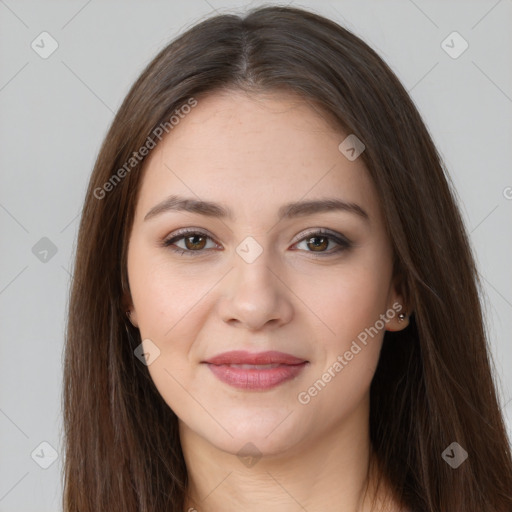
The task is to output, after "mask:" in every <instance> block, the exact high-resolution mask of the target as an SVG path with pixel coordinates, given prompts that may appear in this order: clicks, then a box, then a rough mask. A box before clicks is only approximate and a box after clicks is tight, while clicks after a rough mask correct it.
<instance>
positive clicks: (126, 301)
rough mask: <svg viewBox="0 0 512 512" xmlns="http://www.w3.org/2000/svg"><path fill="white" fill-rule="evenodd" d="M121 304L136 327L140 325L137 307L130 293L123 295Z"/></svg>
mask: <svg viewBox="0 0 512 512" xmlns="http://www.w3.org/2000/svg"><path fill="white" fill-rule="evenodd" d="M121 304H122V307H123V311H124V312H125V315H126V318H128V320H129V321H130V322H131V324H132V325H133V326H134V327H137V328H138V327H139V324H138V322H137V313H136V312H135V308H134V306H133V303H132V301H131V297H130V296H129V295H128V294H126V293H125V294H124V295H123V299H122V300H121Z"/></svg>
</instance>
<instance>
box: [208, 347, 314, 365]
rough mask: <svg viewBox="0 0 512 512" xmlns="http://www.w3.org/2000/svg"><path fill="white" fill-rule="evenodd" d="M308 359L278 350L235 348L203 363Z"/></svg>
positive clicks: (295, 361)
mask: <svg viewBox="0 0 512 512" xmlns="http://www.w3.org/2000/svg"><path fill="white" fill-rule="evenodd" d="M305 361H306V360H305V359H302V358H300V357H295V356H292V355H291V354H285V353H284V352H277V351H275V350H271V351H267V352H246V351H244V350H233V351H231V352H223V353H222V354H218V355H216V356H214V357H211V358H210V359H208V360H206V361H202V362H203V363H210V364H276V363H278V364H289V365H292V364H300V363H304V362H305Z"/></svg>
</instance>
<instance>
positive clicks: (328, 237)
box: [295, 229, 352, 256]
mask: <svg viewBox="0 0 512 512" xmlns="http://www.w3.org/2000/svg"><path fill="white" fill-rule="evenodd" d="M300 244H304V246H305V249H304V250H305V251H306V252H309V253H314V254H315V256H330V255H332V254H336V253H339V252H341V251H345V250H347V249H350V247H352V243H351V242H350V240H349V239H348V238H346V237H345V236H343V235H341V234H339V233H336V232H331V231H326V230H324V229H321V230H320V231H317V232H313V233H310V234H309V235H307V236H305V237H304V238H303V239H302V240H300V241H299V242H297V243H296V244H295V245H296V246H299V245H300ZM330 244H334V247H333V248H332V249H329V250H328V248H329V246H330ZM301 250H302V249H301Z"/></svg>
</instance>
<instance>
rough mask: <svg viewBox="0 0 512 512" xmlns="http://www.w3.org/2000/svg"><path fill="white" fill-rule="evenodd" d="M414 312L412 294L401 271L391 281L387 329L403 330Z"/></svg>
mask: <svg viewBox="0 0 512 512" xmlns="http://www.w3.org/2000/svg"><path fill="white" fill-rule="evenodd" d="M412 313H413V308H412V301H411V299H410V294H409V293H408V292H407V287H406V284H405V280H404V279H403V277H402V274H401V273H396V274H395V276H394V277H393V281H392V283H391V288H390V292H389V296H388V303H387V310H386V316H387V318H388V319H389V321H388V322H387V323H386V331H392V332H395V331H401V330H403V329H405V328H406V327H407V326H408V325H409V319H410V317H411V314H412Z"/></svg>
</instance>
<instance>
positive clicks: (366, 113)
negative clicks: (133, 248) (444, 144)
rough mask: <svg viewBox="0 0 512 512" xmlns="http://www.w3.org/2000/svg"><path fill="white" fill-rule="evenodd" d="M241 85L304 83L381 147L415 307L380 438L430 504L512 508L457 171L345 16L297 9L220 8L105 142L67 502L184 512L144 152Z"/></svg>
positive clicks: (82, 271)
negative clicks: (154, 303) (136, 304)
mask: <svg viewBox="0 0 512 512" xmlns="http://www.w3.org/2000/svg"><path fill="white" fill-rule="evenodd" d="M237 89H244V90H248V91H252V92H256V93H265V92H272V91H289V92H293V93H298V94H299V95H300V96H301V97H302V98H304V100H305V101H308V102H311V104H315V105H319V106H320V107H321V109H322V111H323V112H325V116H326V119H327V118H329V119H331V120H334V122H335V123H336V125H337V126H338V127H339V129H340V131H341V132H343V133H347V134H348V133H350V134H355V135H356V136H357V137H358V138H359V139H361V140H362V141H363V142H364V144H365V146H366V149H365V151H364V152H363V153H362V155H361V158H363V160H364V162H365V164H366V166H367V168H368V170H369V172H370V175H371V177H372V179H373V181H374V183H375V185H376V187H377V190H378V193H379V197H380V200H381V204H382V209H383V212H384V216H385V222H386V226H387V229H388V231H389V235H390V238H391V242H392V244H393V248H394V252H395V266H396V271H397V272H398V273H399V274H400V276H401V277H402V282H403V289H404V293H405V295H406V297H407V303H408V304H409V305H410V307H414V314H413V315H412V317H411V322H410V325H409V326H408V327H407V328H406V329H405V330H403V331H401V332H393V333H392V332H386V334H385V337H384V341H383V346H382V351H381V356H380V361H379V365H378V368H377V370H376V373H375V376H374V379H373V381H372V384H371V389H370V401H371V410H370V434H371V443H372V448H373V451H374V453H375V457H376V459H377V460H378V464H379V466H380V467H381V469H382V473H383V474H384V475H385V476H386V478H387V479H388V480H389V482H390V485H391V488H392V489H393V491H394V493H395V494H396V496H397V497H398V499H399V500H400V502H401V503H402V504H403V505H404V506H406V507H409V508H411V509H412V510H413V511H415V512H420V511H421V512H446V511H452V510H453V511H457V512H491V511H492V512H510V511H511V510H512V494H511V493H512V491H511V489H512V458H511V452H510V444H509V440H508V438H507V434H506V430H505V426H504V421H503V417H502V414H501V411H500V405H499V401H498V398H497V392H496V388H495V386H496V383H495V382H494V381H493V373H492V372H491V364H490V360H489V357H490V351H489V347H488V342H487V338H486V333H485V330H484V326H483V320H482V311H481V305H480V297H479V294H480V289H481V288H480V284H479V281H478V278H477V271H476V268H475V263H474V258H473V255H472V252H471V249H470V245H469V241H468V236H467V233H466V231H465V228H464V225H463V223H462V220H461V216H460V214H459V211H458V209H457V206H456V203H455V200H454V193H453V191H452V186H451V184H450V182H449V180H448V178H447V176H446V173H445V169H444V164H443V163H442V161H441V158H440V156H439V154H438V152H437V151H436V148H435V147H434V144H433V142H432V139H431V137H430V135H429V133H428V130H427V129H426V127H425V125H424V123H423V122H422V120H421V118H420V115H419V113H418V112H417V110H416V108H415V106H414V104H413V103H412V101H411V99H410V98H409V96H408V94H407V92H406V91H405V89H404V88H403V87H402V85H401V84H400V82H399V81H398V79H397V78H396V76H395V75H394V74H393V72H392V71H391V70H390V68H389V67H388V66H387V65H386V64H385V63H384V62H383V61H382V60H381V58H380V57H379V56H378V55H377V54H376V52H375V51H373V50H372V49H371V48H370V47H369V46H368V45H366V44H365V43H364V42H363V41H361V39H359V38H358V37H356V36H355V35H353V34H352V33H351V32H349V31H347V30H346V29H344V28H342V27H340V26H339V25H337V24H336V23H334V22H332V21H329V20H327V19H325V18H323V17H321V16H319V15H316V14H314V13H311V12H308V11H305V10H301V9H296V8H286V7H265V8H260V9H255V10H253V11H251V12H249V13H248V14H247V15H246V16H245V17H240V16H236V15H220V16H215V17H212V18H210V19H207V20H205V21H202V22H201V23H199V24H197V25H196V26H194V27H193V28H191V29H190V30H188V31H187V32H186V33H184V34H183V35H181V36H180V37H179V38H177V39H176V40H175V41H173V42H172V43H171V44H169V45H168V46H167V47H165V48H164V49H163V50H162V51H161V52H160V53H159V54H158V55H157V56H156V58H155V59H154V60H153V61H152V62H151V63H150V64H149V65H148V66H147V68H146V69H145V70H144V71H143V73H142V75H141V76H140V77H139V79H138V80H137V81H136V83H135V84H134V85H133V87H132V88H131V90H130V92H129V93H128V95H127V97H126V99H125V100H124V102H123V104H122V106H121V107H120V109H119V111H118V113H117V115H116V117H115V119H114V121H113V123H112V126H111V127H110V130H109V132H108V134H107V136H106V138H105V141H104V143H103V146H102V148H101V150H100V153H99V156H98V158H97V161H96V165H95V167H94V170H93V173H92V176H91V179H90V183H89V188H88V193H87V197H86V200H85V204H84V207H83V212H82V218H81V223H80V230H79V234H78V243H77V248H76V261H75V266H74V279H73V285H72V289H71V295H70V303H69V317H68V324H67V337H66V338H67V339H66V346H65V361H64V383H63V384H64V385H63V409H64V429H65V446H64V451H65V463H64V475H63V478H64V496H63V502H64V510H65V511H66V512H93V511H94V512H98V511H107V510H108V511H111V510H123V511H124V512H135V511H141V512H164V511H166V512H168V511H174V512H178V511H179V512H182V510H183V506H184V503H185V501H184V496H185V492H186V488H187V472H186V466H185V463H184V458H183V453H182V451H181V446H180V441H179V435H178V422H177V417H176V415H175V414H174V412H173V411H172V410H171V409H170V407H169V406H168V405H167V404H166V403H165V402H164V400H163V398H162V397H161V396H160V394H159V393H158V391H157V389H156V387H155V386H154V384H153V382H152V380H151V378H150V376H149V372H148V370H147V367H146V366H145V365H143V364H141V362H140V361H139V360H138V359H137V358H136V357H135V356H134V350H135V348H136V347H137V346H138V345H139V344H140V343H141V339H140V333H139V331H138V329H135V328H134V327H133V326H132V325H131V324H130V323H129V322H128V321H127V319H126V315H125V305H126V304H125V303H124V302H123V297H124V296H125V295H126V293H129V287H128V280H127V271H126V252H127V242H128V237H129V233H130V229H131V225H132V220H133V215H134V209H135V204H136V200H137V192H138V189H139V187H140V182H141V176H142V169H143V167H144V161H145V160H144V158H138V159H137V161H135V160H130V159H132V158H134V153H136V154H139V148H141V147H142V146H144V145H146V146H148V145H155V144H157V143H158V142H159V137H157V135H156V134H158V133H159V132H158V131H157V130H156V129H157V128H158V127H159V126H161V125H162V124H163V123H167V125H165V124H164V126H167V127H168V128H169V126H170V123H169V119H170V118H171V117H172V116H173V114H174V115H176V114H175V113H176V112H177V111H179V109H180V108H181V107H182V106H183V105H186V104H187V103H188V104H190V103H191V99H193V101H199V102H200V101H201V96H202V95H204V94H207V93H212V92H215V91H219V90H237ZM192 115H193V114H192ZM169 130H170V128H169ZM166 131H168V130H167V129H166ZM170 136H172V133H171V135H170ZM127 162H130V164H129V165H128V166H127ZM120 169H124V172H121V171H120ZM114 175H115V176H117V177H116V178H115V179H114ZM409 312H410V311H409ZM454 442H456V443H458V444H459V445H460V446H461V447H462V448H463V449H464V450H465V451H466V452H467V453H468V459H467V460H466V461H465V462H464V463H462V464H461V465H460V466H459V467H457V468H453V467H452V466H451V465H450V464H448V463H447V462H446V457H444V456H443V455H442V454H443V452H444V451H445V449H446V448H448V447H449V446H450V445H451V444H452V443H454Z"/></svg>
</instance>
